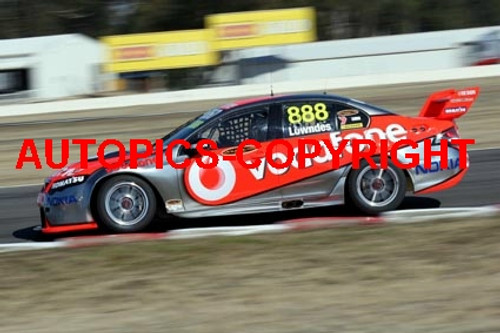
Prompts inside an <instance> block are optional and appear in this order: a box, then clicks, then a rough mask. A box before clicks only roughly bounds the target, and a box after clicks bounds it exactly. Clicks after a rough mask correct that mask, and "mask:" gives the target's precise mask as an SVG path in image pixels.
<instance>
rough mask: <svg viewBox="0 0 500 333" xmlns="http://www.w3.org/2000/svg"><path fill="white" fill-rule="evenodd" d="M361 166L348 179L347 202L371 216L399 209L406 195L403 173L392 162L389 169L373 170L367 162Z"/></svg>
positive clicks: (363, 162)
mask: <svg viewBox="0 0 500 333" xmlns="http://www.w3.org/2000/svg"><path fill="white" fill-rule="evenodd" d="M360 164H361V165H360V168H359V169H356V170H352V171H351V173H350V174H349V176H348V177H347V188H346V189H347V191H346V192H347V193H346V195H347V198H346V199H347V202H348V203H350V204H352V205H354V206H355V207H356V208H358V209H360V210H361V211H362V212H363V213H366V214H369V215H375V214H378V213H380V212H384V211H388V210H393V209H396V208H398V207H399V205H401V202H402V201H403V199H404V197H405V193H406V178H405V175H404V173H403V171H402V170H401V169H398V168H396V167H395V166H394V164H392V162H390V161H389V163H388V166H387V169H372V168H371V166H370V165H369V164H368V162H366V161H365V160H363V161H362V162H361V163H360Z"/></svg>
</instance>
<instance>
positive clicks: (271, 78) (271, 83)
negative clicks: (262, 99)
mask: <svg viewBox="0 0 500 333" xmlns="http://www.w3.org/2000/svg"><path fill="white" fill-rule="evenodd" d="M269 80H270V82H269V83H270V85H271V97H272V96H274V91H273V72H270V73H269Z"/></svg>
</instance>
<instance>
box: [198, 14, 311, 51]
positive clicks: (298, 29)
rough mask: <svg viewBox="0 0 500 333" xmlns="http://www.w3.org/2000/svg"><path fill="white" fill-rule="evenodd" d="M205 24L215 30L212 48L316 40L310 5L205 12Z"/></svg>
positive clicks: (245, 46) (219, 48)
mask: <svg viewBox="0 0 500 333" xmlns="http://www.w3.org/2000/svg"><path fill="white" fill-rule="evenodd" d="M205 26H206V27H207V28H209V29H212V30H213V31H214V33H215V40H214V49H215V50H231V49H241V48H247V47H254V46H265V45H280V44H295V43H305V42H311V41H314V40H316V15H315V11H314V8H311V7H304V8H292V9H279V10H260V11H251V12H238V13H225V14H214V15H208V16H206V17H205Z"/></svg>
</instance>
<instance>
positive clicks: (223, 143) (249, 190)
mask: <svg viewBox="0 0 500 333" xmlns="http://www.w3.org/2000/svg"><path fill="white" fill-rule="evenodd" d="M271 108H272V105H271V104H261V105H257V106H251V107H246V108H242V109H240V110H231V111H229V112H227V113H228V114H227V115H222V116H221V117H220V118H218V119H216V120H215V121H212V122H211V123H209V124H207V125H206V126H203V127H202V128H200V129H199V130H198V131H197V132H196V133H194V134H193V135H192V136H191V137H190V138H189V139H188V141H190V142H191V143H195V142H199V140H201V139H208V140H211V141H213V142H215V143H216V145H217V148H216V149H208V150H209V151H210V153H213V154H215V155H216V156H217V159H218V163H217V166H216V167H213V168H203V167H200V166H199V165H198V164H197V163H196V162H195V160H196V159H199V158H202V160H203V161H204V162H206V163H208V162H210V161H211V159H210V158H208V157H202V156H200V155H198V154H197V155H194V156H190V157H185V158H186V159H190V160H191V163H190V166H189V167H187V168H186V169H185V170H179V180H180V181H181V182H182V183H181V188H183V189H184V191H183V192H184V194H183V199H184V202H185V207H186V210H197V209H202V207H201V206H206V205H210V206H224V205H227V204H233V203H236V204H237V203H242V202H243V203H270V202H276V203H278V202H279V201H280V198H281V196H280V193H279V190H276V191H274V192H273V191H272V190H273V189H276V188H277V187H278V185H277V181H276V179H273V178H272V177H265V176H263V174H262V173H261V172H260V170H261V168H252V169H250V168H248V167H246V166H245V165H243V164H242V163H241V162H242V161H239V160H238V159H237V156H236V152H237V148H238V145H239V144H240V143H241V142H243V141H244V140H248V139H253V140H256V142H257V143H258V144H256V145H248V146H246V147H245V149H244V151H243V161H244V162H245V163H251V162H253V161H261V164H262V165H264V163H265V152H266V149H267V146H268V145H269V143H270V142H271V139H272V136H273V134H272V133H273V125H272V124H273V120H272V116H271V115H272V113H271ZM181 154H182V153H181ZM218 208H222V207H218Z"/></svg>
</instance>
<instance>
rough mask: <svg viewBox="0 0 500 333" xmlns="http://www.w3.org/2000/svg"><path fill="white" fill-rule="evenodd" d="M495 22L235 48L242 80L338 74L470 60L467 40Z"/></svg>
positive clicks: (449, 64)
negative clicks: (414, 31)
mask: <svg viewBox="0 0 500 333" xmlns="http://www.w3.org/2000/svg"><path fill="white" fill-rule="evenodd" d="M499 28H500V27H499V26H496V27H485V28H474V29H460V30H448V31H437V32H427V33H417V34H403V35H395V36H383V37H371V38H357V39H346V40H336V41H326V42H317V43H308V44H298V45H287V46H277V47H261V48H253V49H247V50H240V51H234V52H233V54H232V55H231V56H232V58H233V61H235V62H237V63H239V64H240V66H239V74H238V76H239V78H238V79H239V82H241V83H244V84H249V83H268V82H269V81H270V79H271V78H270V74H269V73H270V72H272V80H273V81H275V82H279V81H290V80H297V79H328V80H330V79H333V80H335V79H338V78H341V77H346V76H358V75H370V74H384V73H403V72H412V71H422V70H439V69H447V68H456V67H461V66H464V65H466V63H467V61H466V58H465V54H464V49H463V47H462V44H463V43H465V42H469V41H472V40H476V39H478V38H479V37H480V36H481V35H482V34H484V33H486V32H489V31H492V30H495V29H499Z"/></svg>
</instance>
